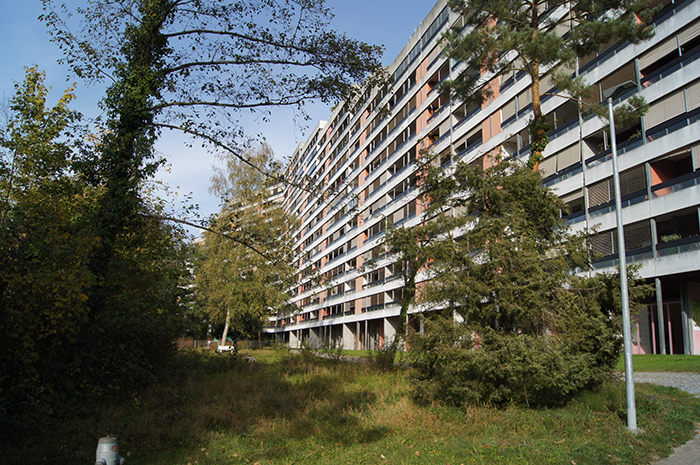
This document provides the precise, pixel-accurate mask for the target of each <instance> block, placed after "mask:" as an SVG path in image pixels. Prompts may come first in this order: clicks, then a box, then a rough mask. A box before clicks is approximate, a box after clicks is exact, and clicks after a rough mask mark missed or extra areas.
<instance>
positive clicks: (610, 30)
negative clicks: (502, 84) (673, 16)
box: [442, 0, 656, 167]
mask: <svg viewBox="0 0 700 465" xmlns="http://www.w3.org/2000/svg"><path fill="white" fill-rule="evenodd" d="M448 3H449V6H450V8H452V10H453V11H456V12H457V13H460V14H461V15H462V16H463V18H464V28H463V29H462V30H456V29H455V30H450V31H448V32H447V33H445V34H444V36H443V39H442V43H443V44H444V46H445V48H444V51H443V55H445V56H447V57H449V58H452V59H453V60H456V61H459V62H465V63H466V64H467V67H466V68H465V69H464V70H463V71H461V73H460V75H459V76H458V77H457V78H456V79H454V80H449V81H446V82H445V83H443V84H442V88H443V89H445V90H449V91H450V92H451V93H452V95H454V96H456V97H457V98H459V99H461V100H464V101H468V102H476V103H482V102H483V101H484V100H487V99H489V98H491V97H492V96H493V95H494V92H493V89H492V87H491V85H489V81H490V80H492V79H493V78H494V77H498V76H500V77H501V81H505V80H507V79H508V78H510V77H512V75H513V74H514V73H518V72H524V73H526V74H527V75H528V76H530V78H531V79H532V109H533V124H535V125H537V126H538V127H539V126H540V121H544V119H543V114H542V109H541V105H540V96H541V95H544V93H545V92H548V91H549V89H544V88H541V87H540V83H541V81H542V79H543V78H544V76H545V74H549V75H551V76H552V77H553V81H554V85H555V87H556V88H557V89H559V92H558V93H559V95H562V96H565V97H567V98H571V99H573V100H574V101H577V102H581V101H582V99H583V98H584V97H585V96H586V95H588V94H590V86H589V85H587V84H586V83H585V82H584V80H583V79H582V78H578V77H576V78H573V77H572V71H573V70H574V69H575V64H576V59H577V57H584V56H586V55H590V54H592V53H596V52H600V51H601V50H602V48H603V47H604V46H606V45H608V44H610V43H612V42H616V41H628V42H631V43H639V42H641V41H644V40H647V39H649V38H651V37H652V36H653V34H654V33H653V26H652V25H651V22H650V19H651V17H652V15H653V14H654V12H655V11H656V10H655V9H649V8H648V2H647V1H646V0H633V1H622V0H613V1H607V2H591V1H588V0H575V1H571V2H566V3H556V4H555V6H554V7H552V2H547V1H546V0H533V1H532V2H525V3H523V2H518V1H511V0H452V1H450V2H448ZM552 9H556V10H557V11H556V12H553V11H550V10H552ZM572 24H574V25H575V27H573V28H572ZM565 33H567V34H565ZM484 71H486V72H484ZM540 129H541V128H540ZM546 134H547V131H532V130H531V131H530V137H531V139H532V156H533V157H534V158H535V159H533V160H531V161H530V165H531V167H536V164H537V161H538V160H537V158H539V157H540V156H541V152H542V151H543V150H544V149H545V147H546V146H547V143H548V140H547V139H546Z"/></svg>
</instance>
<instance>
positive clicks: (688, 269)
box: [268, 0, 700, 354]
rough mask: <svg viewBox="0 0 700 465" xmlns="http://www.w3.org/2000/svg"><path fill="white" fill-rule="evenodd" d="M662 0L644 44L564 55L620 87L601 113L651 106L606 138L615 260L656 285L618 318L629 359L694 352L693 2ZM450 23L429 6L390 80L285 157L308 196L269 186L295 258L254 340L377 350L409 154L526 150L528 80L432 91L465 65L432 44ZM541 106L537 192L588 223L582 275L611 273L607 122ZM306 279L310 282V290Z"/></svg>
mask: <svg viewBox="0 0 700 465" xmlns="http://www.w3.org/2000/svg"><path fill="white" fill-rule="evenodd" d="M661 3H663V5H664V8H663V10H662V11H661V12H660V13H658V14H657V15H656V16H655V18H654V23H655V27H656V36H655V37H654V38H653V39H651V40H650V41H648V42H645V43H642V44H639V45H631V44H614V45H612V46H610V47H609V48H607V49H606V50H603V51H602V52H601V53H600V54H598V55H597V56H591V57H588V58H587V59H585V60H579V63H578V66H577V69H576V71H575V72H576V73H578V74H579V75H582V76H585V78H586V80H587V81H588V82H589V83H595V84H596V86H597V87H596V89H597V94H598V95H597V97H595V99H596V101H601V100H602V96H603V94H604V92H605V91H606V90H608V89H610V88H613V87H615V86H618V85H620V84H624V85H623V86H622V88H623V89H624V91H623V92H622V94H621V95H618V96H616V100H615V104H619V103H620V102H622V101H624V99H626V98H628V97H629V96H631V95H634V94H635V93H636V94H639V95H642V96H644V97H645V99H646V100H647V102H648V103H649V104H650V109H649V111H648V113H647V114H646V115H645V117H644V118H642V120H641V122H640V124H639V125H638V126H637V127H634V128H632V129H630V130H627V131H625V132H622V133H618V134H617V144H618V154H619V166H620V172H621V184H622V196H623V199H622V200H623V212H622V213H623V222H624V224H625V238H626V244H627V245H626V248H627V251H626V253H627V257H628V258H627V260H628V262H633V263H639V264H640V266H641V268H640V272H641V275H642V277H643V278H645V279H647V280H649V282H651V283H654V285H655V286H656V288H657V290H658V292H657V293H656V296H655V297H652V299H651V300H650V301H649V302H648V305H646V307H644V308H641V309H639V312H638V314H637V316H636V318H633V321H635V323H634V328H633V335H634V336H635V352H636V353H686V354H691V353H692V354H700V327H698V324H697V322H698V321H700V227H699V224H700V221H699V218H700V59H699V58H700V20H699V19H698V18H700V0H686V1H681V2H676V3H671V2H670V1H664V2H661ZM557 8H561V7H555V8H553V9H552V13H551V14H557V13H556V10H557ZM460 21H461V19H460V17H459V16H458V15H456V14H455V13H453V12H451V11H450V10H449V9H448V8H447V6H446V1H444V0H440V1H438V2H437V4H436V5H435V7H434V8H433V9H432V11H431V12H430V14H429V15H428V16H427V17H426V18H425V20H424V21H423V22H422V23H421V24H420V25H418V28H417V29H416V31H415V32H414V34H413V36H412V37H411V39H410V40H409V42H408V43H407V44H406V46H405V47H404V49H403V51H402V52H401V53H400V54H399V56H398V57H397V58H396V60H395V61H394V63H393V64H392V65H391V66H390V67H389V73H391V75H392V77H393V80H392V82H393V85H392V86H390V88H388V89H374V90H373V91H372V92H371V93H370V94H368V95H366V96H365V97H366V98H364V99H361V101H360V103H351V102H342V103H341V104H339V105H338V106H337V107H336V108H335V110H334V111H333V112H332V114H331V115H330V118H329V120H328V121H324V122H320V123H319V124H318V125H317V127H316V128H315V129H314V130H313V132H312V133H311V136H310V137H309V138H308V140H307V142H306V143H304V144H300V146H299V147H298V149H297V150H296V151H295V153H294V155H293V157H292V159H291V162H290V164H289V166H288V173H287V175H288V176H289V177H292V178H294V179H300V178H302V177H306V179H307V180H308V184H307V185H308V186H309V187H319V186H320V187H321V189H320V190H313V189H310V190H302V189H298V188H293V187H290V188H287V190H286V191H285V192H284V205H285V208H286V209H287V210H288V211H289V212H290V214H295V215H297V216H298V217H299V218H303V223H302V226H301V229H300V230H299V231H296V232H295V233H294V234H295V237H296V240H297V244H298V247H299V250H300V254H301V258H300V260H299V263H298V265H299V270H300V271H299V277H298V286H297V287H296V288H295V289H293V290H292V297H291V302H292V303H293V304H294V306H295V308H296V309H297V311H296V312H293V313H290V314H287V315H277V316H276V317H275V318H273V319H272V320H271V326H270V328H268V332H271V333H274V334H275V337H276V338H277V339H278V340H280V341H284V342H288V343H289V344H290V345H291V346H292V347H298V346H300V345H301V344H302V343H304V341H306V342H308V344H310V345H311V346H314V347H319V346H333V347H338V346H342V347H343V348H346V349H376V348H380V347H382V346H383V345H384V344H386V343H388V342H391V341H392V340H393V339H394V337H395V334H396V328H397V327H398V316H399V311H400V300H401V296H402V286H403V281H402V279H401V278H400V274H399V273H397V270H395V269H394V266H393V264H392V263H391V261H390V260H389V259H388V258H387V257H386V256H384V255H383V254H382V250H381V247H380V245H381V242H382V240H383V234H384V233H383V231H384V229H385V228H386V227H387V226H388V225H403V226H405V227H411V226H412V225H415V224H418V222H419V221H421V212H422V209H423V206H422V204H421V201H420V199H419V198H417V190H416V189H414V188H413V187H412V186H413V183H412V177H413V176H415V171H416V168H417V165H416V163H415V161H416V159H417V158H420V154H421V151H422V150H424V149H429V150H430V151H431V152H433V153H435V154H439V155H440V156H441V162H442V164H443V165H444V166H449V165H450V164H452V163H454V162H455V161H457V160H463V161H466V162H469V163H471V162H481V161H480V159H482V157H485V156H487V155H489V154H491V153H494V152H495V151H498V150H500V151H501V153H502V154H503V156H504V157H514V158H520V159H526V157H527V156H528V154H529V142H530V141H529V135H528V134H527V124H528V122H529V120H530V118H531V116H532V109H531V103H530V102H531V91H530V79H529V77H527V76H524V75H513V76H510V77H508V78H507V79H506V78H503V79H499V78H495V79H493V80H492V81H491V85H492V86H493V89H494V91H495V93H494V97H493V98H492V99H491V100H490V101H488V102H485V103H484V104H483V105H482V106H481V107H467V106H465V105H464V104H460V103H459V102H455V101H452V100H450V99H449V96H448V95H440V94H438V92H437V88H436V85H437V84H438V83H439V82H440V81H442V80H444V79H446V78H450V77H453V76H456V75H457V73H458V72H460V71H461V70H462V67H463V66H465V65H464V64H463V63H452V62H450V60H448V59H446V58H444V57H442V56H441V55H440V47H439V45H438V40H439V38H440V36H441V33H442V32H444V31H445V30H447V28H450V27H452V28H459V27H460ZM543 82H546V80H544V81H543ZM546 87H547V86H546V84H545V85H544V86H543V88H542V91H543V93H546V92H548V91H550V90H551V89H547V88H546ZM542 101H543V104H542V106H543V111H544V113H545V114H548V115H550V121H551V123H552V124H553V126H554V127H555V129H554V130H553V131H552V132H551V133H550V135H549V136H550V144H549V145H548V146H547V149H546V151H545V152H544V155H545V159H544V160H543V162H542V164H541V167H540V169H541V171H542V172H543V176H544V177H545V180H544V182H545V185H546V186H548V187H551V188H552V189H555V190H556V192H557V193H558V195H559V196H560V197H561V198H562V199H563V200H564V201H565V202H566V203H567V204H568V205H569V206H570V207H571V212H570V213H569V214H568V215H566V216H564V219H565V221H566V222H567V223H568V224H570V226H571V228H572V230H580V229H581V228H586V227H587V228H592V227H594V226H597V227H598V234H597V235H596V236H595V237H594V240H593V246H594V249H595V250H596V252H598V253H599V254H600V255H601V256H602V258H601V259H600V260H598V261H597V262H596V263H595V265H594V271H593V272H605V271H613V270H614V267H615V266H616V265H617V260H616V254H617V250H615V248H616V242H615V240H614V238H615V227H616V226H615V211H614V209H615V204H614V198H613V197H612V162H611V155H610V147H609V146H610V141H609V136H608V134H607V132H606V131H605V129H606V123H605V122H603V121H601V120H600V119H598V118H591V117H588V118H584V117H583V116H582V115H581V114H580V113H579V112H578V110H577V109H576V107H575V106H574V105H572V104H571V103H570V102H568V101H567V100H566V99H564V98H561V97H557V96H543V98H542ZM382 108H388V109H389V112H388V114H386V113H384V112H382V111H381V109H382ZM319 275H323V276H325V278H326V281H325V284H321V285H319V284H315V282H317V281H315V280H314V279H313V276H316V277H318V276H319ZM657 308H661V309H662V311H657ZM418 312H419V309H413V310H412V311H411V315H410V317H411V321H410V323H411V324H414V325H418V324H419V323H418V319H417V318H415V316H416V313H418ZM659 322H661V324H659Z"/></svg>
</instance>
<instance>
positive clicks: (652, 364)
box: [617, 355, 700, 373]
mask: <svg viewBox="0 0 700 465" xmlns="http://www.w3.org/2000/svg"><path fill="white" fill-rule="evenodd" d="M632 368H633V369H634V371H639V372H688V373H700V356H698V355H633V356H632ZM617 370H618V371H625V360H624V357H620V360H619V361H618V362H617Z"/></svg>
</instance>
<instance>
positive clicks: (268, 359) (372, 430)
mask: <svg viewBox="0 0 700 465" xmlns="http://www.w3.org/2000/svg"><path fill="white" fill-rule="evenodd" d="M253 355H254V357H255V358H256V359H257V360H258V361H257V362H247V361H244V360H242V359H240V358H234V357H229V358H224V359H221V358H219V357H214V356H209V355H197V356H196V358H197V360H194V361H193V359H191V358H187V357H184V358H183V359H182V360H180V362H179V364H178V365H176V366H175V367H174V368H173V369H172V370H171V372H170V374H169V375H168V378H167V379H165V380H164V381H163V382H162V383H161V384H160V385H158V386H154V387H152V388H150V389H148V390H146V391H144V392H141V393H133V394H130V395H125V396H124V397H123V398H122V399H118V400H117V399H115V401H114V402H113V403H111V404H109V405H102V406H99V407H93V408H92V409H91V414H90V416H89V417H88V418H80V419H74V420H71V421H66V422H62V423H55V424H45V425H34V426H36V428H34V429H32V428H26V429H25V430H24V431H17V432H16V434H13V435H12V437H11V438H10V437H4V438H3V439H2V440H1V441H0V442H1V443H2V444H0V447H2V448H3V451H4V452H3V453H4V457H3V459H2V463H10V464H12V463H22V464H32V463H37V464H38V463H52V464H56V465H61V464H77V463H93V462H94V457H95V455H94V454H95V447H96V444H97V439H98V438H99V437H100V436H104V435H106V434H114V435H117V436H118V437H119V445H120V448H121V453H122V455H125V456H127V463H128V464H129V465H139V464H149V465H159V464H163V465H165V464H168V465H172V464H183V465H187V464H246V463H248V464H254V463H260V464H286V463H302V464H303V463H308V464H338V463H343V464H344V463H351V464H356V463H387V464H389V463H391V464H397V463H398V464H403V463H406V464H408V463H443V464H446V463H451V464H460V463H464V464H466V463H504V464H505V463H509V464H510V463H521V464H526V463H533V464H543V463H567V464H569V463H572V462H574V463H577V464H584V463H610V462H616V463H635V464H636V463H647V462H650V461H652V460H654V459H655V458H657V457H661V456H665V455H668V453H669V451H670V447H671V446H674V445H678V444H681V443H683V442H685V441H687V440H688V439H689V438H690V437H691V436H692V432H693V429H694V425H693V421H694V420H695V421H697V419H698V418H700V400H698V399H695V398H692V397H691V396H689V395H685V394H683V393H681V392H679V391H676V390H673V389H669V388H660V387H654V386H649V385H640V386H638V389H637V393H638V394H639V395H640V396H641V397H640V401H638V411H639V423H640V426H641V427H642V428H644V430H645V432H644V434H642V435H638V436H633V435H630V434H629V433H628V432H627V430H626V427H625V422H624V419H623V417H624V399H625V396H624V391H623V389H624V386H620V385H617V384H614V383H610V384H608V385H606V386H605V387H604V389H602V390H601V391H599V392H596V393H584V394H582V395H581V396H579V397H578V398H577V399H576V400H574V401H572V402H571V403H570V404H569V405H567V406H566V407H565V408H561V409H541V410H529V409H524V408H520V407H509V408H505V409H493V408H488V407H473V406H472V407H468V406H465V407H463V408H452V407H446V406H442V405H435V404H434V405H420V404H417V403H416V402H414V401H413V400H412V397H411V380H410V373H409V372H408V371H407V370H405V369H396V370H393V371H390V372H385V371H382V370H381V369H380V368H378V367H377V366H376V365H373V364H371V363H344V362H338V361H335V360H329V359H318V358H315V357H309V356H307V355H304V354H297V355H294V354H291V355H290V354H286V353H284V352H280V351H277V352H273V351H256V352H255V353H253ZM188 373H189V374H190V375H192V376H188ZM642 398H644V400H642Z"/></svg>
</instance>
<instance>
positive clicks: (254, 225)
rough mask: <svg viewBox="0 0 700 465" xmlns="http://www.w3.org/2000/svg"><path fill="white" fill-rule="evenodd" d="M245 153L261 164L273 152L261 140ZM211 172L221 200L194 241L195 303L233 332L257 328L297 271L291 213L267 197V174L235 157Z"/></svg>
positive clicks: (270, 160)
mask: <svg viewBox="0 0 700 465" xmlns="http://www.w3.org/2000/svg"><path fill="white" fill-rule="evenodd" d="M247 159H248V160H249V161H250V162H251V163H253V164H254V165H255V166H259V167H264V168H266V170H269V169H270V168H271V165H272V164H274V154H273V153H272V150H271V149H270V147H269V146H267V145H265V144H263V145H260V146H258V147H257V148H255V149H251V150H250V151H249V152H248V153H247ZM224 161H225V163H226V170H227V171H226V172H223V171H221V172H218V173H217V175H215V176H214V178H213V181H214V184H213V187H212V191H213V192H215V193H217V194H219V196H220V197H221V198H222V201H223V202H224V204H223V206H222V209H221V212H220V213H218V214H217V215H216V217H215V218H213V219H212V226H211V231H208V232H206V233H205V236H204V242H203V243H202V244H201V245H200V246H199V247H196V250H195V259H194V261H193V264H194V274H195V277H196V278H195V283H196V296H197V301H196V305H197V307H198V308H199V309H200V310H201V311H202V312H203V313H204V314H205V315H207V316H208V317H209V318H210V319H211V320H212V321H214V322H221V323H223V322H225V321H226V322H228V323H229V324H230V326H231V328H232V329H233V331H234V332H235V333H236V334H237V336H238V337H243V338H251V337H255V336H256V334H257V333H259V332H260V330H261V327H262V325H263V323H264V319H265V317H267V316H269V315H270V312H272V311H283V309H284V306H285V303H286V301H287V294H286V291H287V289H288V287H289V286H290V284H291V283H292V282H293V281H294V279H295V277H296V269H295V268H294V267H293V266H292V265H291V257H292V256H293V243H292V240H291V238H290V237H288V231H290V230H293V227H294V219H293V218H292V217H290V216H289V215H287V214H286V213H285V211H284V209H283V207H282V206H281V205H280V204H279V203H278V202H276V201H271V200H270V199H271V195H272V192H273V189H274V188H275V186H274V185H271V184H270V180H269V178H267V177H266V176H264V175H262V174H261V173H260V172H259V171H257V170H255V169H253V168H251V167H250V166H249V165H247V164H244V163H241V162H240V160H238V159H237V158H234V157H228V158H227V159H226V160H224Z"/></svg>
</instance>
